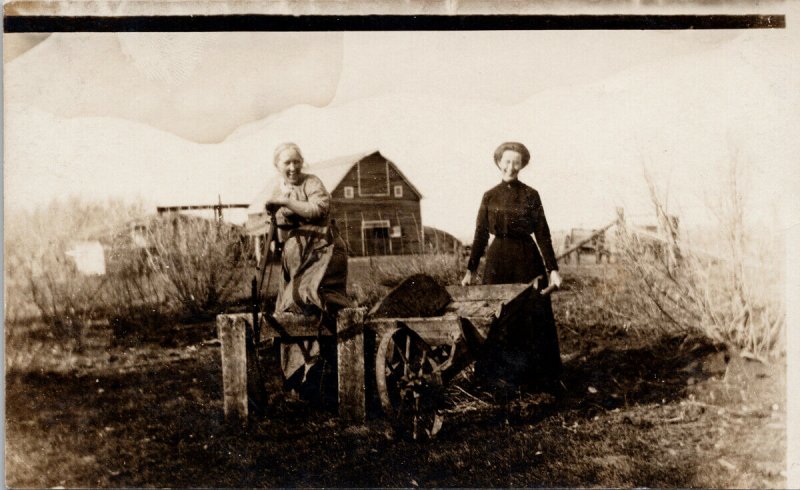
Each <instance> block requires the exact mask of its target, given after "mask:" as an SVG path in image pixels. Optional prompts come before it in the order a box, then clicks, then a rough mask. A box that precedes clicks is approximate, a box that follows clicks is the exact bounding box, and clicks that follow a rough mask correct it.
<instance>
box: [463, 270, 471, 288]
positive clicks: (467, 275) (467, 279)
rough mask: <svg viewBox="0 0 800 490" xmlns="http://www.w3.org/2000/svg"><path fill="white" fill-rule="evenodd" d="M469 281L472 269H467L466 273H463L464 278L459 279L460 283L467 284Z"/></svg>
mask: <svg viewBox="0 0 800 490" xmlns="http://www.w3.org/2000/svg"><path fill="white" fill-rule="evenodd" d="M471 283H472V271H467V273H466V274H464V278H463V279H461V285H462V286H469V285H470V284H471Z"/></svg>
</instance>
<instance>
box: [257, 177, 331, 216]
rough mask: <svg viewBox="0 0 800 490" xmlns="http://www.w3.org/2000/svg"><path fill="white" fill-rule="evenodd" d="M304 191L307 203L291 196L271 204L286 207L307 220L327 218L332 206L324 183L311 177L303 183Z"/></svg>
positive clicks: (280, 198)
mask: <svg viewBox="0 0 800 490" xmlns="http://www.w3.org/2000/svg"><path fill="white" fill-rule="evenodd" d="M303 190H304V191H305V194H306V196H307V199H308V200H307V201H303V200H300V199H296V198H293V197H291V196H289V197H279V198H274V199H272V200H270V204H272V205H276V206H284V207H286V208H288V209H289V210H290V211H291V212H292V213H294V214H296V215H298V216H300V217H302V218H305V219H316V218H319V217H322V216H327V214H328V211H329V210H330V205H331V195H330V194H329V193H328V191H327V190H325V186H324V185H323V184H322V181H321V180H319V178H318V177H316V176H314V175H309V176H308V177H306V181H305V182H304V183H303Z"/></svg>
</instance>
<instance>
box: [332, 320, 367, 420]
mask: <svg viewBox="0 0 800 490" xmlns="http://www.w3.org/2000/svg"><path fill="white" fill-rule="evenodd" d="M364 314H365V308H345V309H343V310H341V311H340V312H339V316H338V318H337V320H336V353H337V359H338V361H337V362H338V369H337V372H338V378H339V380H338V381H339V416H340V417H341V418H342V419H343V420H344V421H345V422H350V423H363V422H364V419H365V417H366V401H367V400H366V379H365V371H364Z"/></svg>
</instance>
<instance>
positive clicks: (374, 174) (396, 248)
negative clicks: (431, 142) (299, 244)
mask: <svg viewBox="0 0 800 490" xmlns="http://www.w3.org/2000/svg"><path fill="white" fill-rule="evenodd" d="M359 184H360V187H359ZM348 186H350V187H352V188H353V190H354V193H353V194H354V196H353V198H346V197H345V193H344V189H345V187H348ZM395 186H402V189H403V191H402V196H401V197H395V196H394V187H395ZM329 191H330V193H331V197H332V203H331V217H332V218H333V219H335V220H336V224H337V226H338V227H339V230H340V231H341V234H342V237H344V239H345V240H346V241H347V244H348V247H349V249H350V254H351V255H353V256H360V255H364V254H365V253H366V254H370V251H372V252H373V253H375V250H373V249H376V247H377V249H378V250H379V252H380V253H391V254H418V253H422V252H423V241H422V234H423V226H422V215H421V212H420V196H419V194H417V192H416V190H415V189H414V188H413V186H412V185H409V182H408V181H407V180H406V179H405V177H403V176H402V174H401V173H400V172H399V171H398V170H396V169H395V165H394V163H392V162H390V161H388V160H387V159H386V158H384V157H383V156H382V155H381V154H380V153H379V152H375V153H373V154H371V155H367V156H366V157H364V158H363V159H361V160H360V161H358V162H355V163H354V164H353V166H352V168H351V169H350V171H349V172H347V174H346V175H345V176H344V178H343V179H342V181H341V182H340V183H339V185H337V186H336V188H335V189H329ZM375 220H386V221H388V222H389V226H390V230H391V227H393V226H400V229H401V233H402V236H400V237H386V238H385V239H384V238H375V237H374V236H373V237H372V238H370V237H367V241H366V242H365V241H364V240H362V234H361V230H362V223H363V221H375ZM374 233H377V234H381V233H382V232H374Z"/></svg>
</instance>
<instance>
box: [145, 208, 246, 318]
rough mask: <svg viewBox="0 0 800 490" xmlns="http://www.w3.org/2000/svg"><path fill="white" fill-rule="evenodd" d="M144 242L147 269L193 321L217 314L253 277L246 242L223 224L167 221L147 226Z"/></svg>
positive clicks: (182, 217)
mask: <svg viewBox="0 0 800 490" xmlns="http://www.w3.org/2000/svg"><path fill="white" fill-rule="evenodd" d="M147 238H148V240H149V242H150V244H151V248H150V249H149V256H148V259H149V267H151V268H152V270H153V273H154V274H156V275H157V276H158V277H159V279H160V280H161V281H162V282H163V283H164V284H166V285H167V288H168V289H167V291H168V293H167V294H168V296H169V299H170V301H173V302H175V303H177V304H178V305H180V306H181V307H182V308H183V309H184V310H185V311H186V312H187V313H189V314H190V315H192V316H193V317H197V318H205V317H208V316H210V315H214V314H216V313H218V312H219V311H220V310H221V309H222V307H223V306H224V304H225V302H227V301H229V300H230V299H232V297H233V295H234V294H235V293H236V292H237V290H239V289H240V288H241V285H242V284H244V282H245V280H246V279H247V278H246V276H247V274H249V273H251V272H252V271H251V269H250V268H249V267H248V265H249V256H250V250H249V249H250V245H249V242H248V241H247V240H246V239H244V238H243V237H242V235H241V233H240V231H239V229H238V228H236V227H234V226H231V225H229V224H226V223H222V222H219V221H209V220H205V219H200V218H192V217H189V216H185V215H168V216H164V217H162V218H159V219H157V220H154V221H153V222H152V223H151V225H150V227H149V229H148V232H147Z"/></svg>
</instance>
